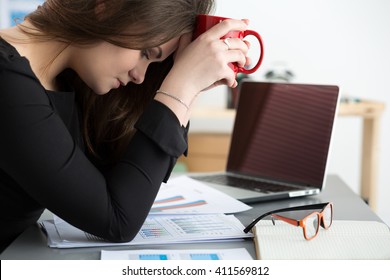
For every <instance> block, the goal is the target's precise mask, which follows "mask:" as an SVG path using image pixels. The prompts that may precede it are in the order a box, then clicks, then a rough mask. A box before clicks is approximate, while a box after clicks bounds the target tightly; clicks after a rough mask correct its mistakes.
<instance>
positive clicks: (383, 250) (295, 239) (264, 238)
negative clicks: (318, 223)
mask: <svg viewBox="0 0 390 280" xmlns="http://www.w3.org/2000/svg"><path fill="white" fill-rule="evenodd" d="M275 222H276V225H275V226H274V225H273V224H272V223H271V221H269V220H263V221H260V222H259V223H258V224H257V225H256V227H255V229H254V232H255V243H256V250H257V257H258V259H263V260H272V259H276V260H283V259H288V260H293V259H300V260H302V259H303V260H308V259H311V260H312V259H331V260H335V259H347V260H363V259H365V260H370V259H390V231H389V228H388V227H387V225H385V224H383V223H379V222H375V221H333V223H332V226H331V227H330V228H329V229H327V230H325V229H323V228H320V229H319V232H318V235H317V237H315V238H314V239H312V240H310V241H308V240H306V239H305V238H304V237H303V232H302V228H301V227H295V226H292V225H290V224H287V223H285V222H283V221H280V220H276V221H275Z"/></svg>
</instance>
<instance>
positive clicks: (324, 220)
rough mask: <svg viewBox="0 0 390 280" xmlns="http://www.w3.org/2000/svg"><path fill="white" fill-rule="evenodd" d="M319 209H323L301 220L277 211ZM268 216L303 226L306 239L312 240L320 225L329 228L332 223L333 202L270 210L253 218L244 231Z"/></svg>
mask: <svg viewBox="0 0 390 280" xmlns="http://www.w3.org/2000/svg"><path fill="white" fill-rule="evenodd" d="M317 209H321V211H319V212H317V211H316V212H312V213H310V214H309V215H307V216H306V217H305V218H303V219H301V220H296V219H292V218H288V217H285V216H281V215H277V214H276V213H281V212H289V211H296V210H317ZM267 216H271V218H276V219H279V220H281V221H284V222H286V223H289V224H291V225H293V226H298V227H302V228H303V236H304V237H305V239H306V240H311V239H313V238H314V237H316V236H317V234H318V230H319V228H320V226H321V227H323V228H324V229H328V228H329V227H330V226H331V225H332V220H333V204H332V203H331V202H327V203H319V204H311V205H303V206H296V207H290V208H282V209H278V210H274V211H270V212H267V213H265V214H263V215H261V216H259V217H258V218H256V219H255V220H253V222H252V223H251V224H249V225H248V226H247V227H246V228H245V229H244V232H245V233H248V232H249V231H250V230H251V229H252V228H253V227H254V226H255V225H256V224H257V223H258V222H259V221H260V220H261V219H263V218H265V217H267ZM272 222H273V223H274V225H275V222H274V220H272Z"/></svg>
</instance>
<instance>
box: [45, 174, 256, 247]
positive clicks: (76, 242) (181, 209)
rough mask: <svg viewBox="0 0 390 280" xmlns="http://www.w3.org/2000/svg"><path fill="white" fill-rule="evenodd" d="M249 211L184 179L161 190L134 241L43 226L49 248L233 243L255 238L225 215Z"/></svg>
mask: <svg viewBox="0 0 390 280" xmlns="http://www.w3.org/2000/svg"><path fill="white" fill-rule="evenodd" d="M248 209H250V207H249V206H247V205H246V204H244V203H242V202H239V201H238V200H236V199H233V198H231V197H229V196H227V195H226V194H224V193H221V192H219V191H217V190H215V189H212V188H210V187H208V186H206V185H204V184H202V183H200V182H197V181H195V180H193V179H190V178H188V177H185V176H183V177H179V178H177V179H174V180H173V181H171V182H170V183H169V184H167V185H163V186H162V187H161V191H160V192H159V194H158V196H157V198H156V200H155V204H154V205H153V208H152V210H151V212H150V214H149V216H148V217H147V219H146V221H145V223H144V225H143V226H142V228H141V230H140V231H139V232H138V234H137V236H136V237H135V238H134V239H133V240H132V241H131V242H128V243H109V242H106V241H104V240H102V239H100V238H98V237H96V236H93V235H90V234H88V233H86V232H84V231H81V230H79V229H78V228H75V227H73V226H72V225H70V224H68V223H67V222H65V221H64V220H62V219H60V218H59V217H54V220H48V221H43V222H42V223H41V224H42V226H43V227H44V229H45V230H46V232H47V235H48V245H49V246H50V247H56V248H74V247H95V246H118V245H141V244H167V243H183V242H196V241H216V240H230V239H241V238H250V237H253V235H252V234H245V233H244V232H243V229H244V226H243V225H242V224H241V222H240V221H239V220H238V219H236V218H235V217H234V216H233V215H226V214H225V213H235V212H241V211H245V210H248ZM162 214H164V215H162Z"/></svg>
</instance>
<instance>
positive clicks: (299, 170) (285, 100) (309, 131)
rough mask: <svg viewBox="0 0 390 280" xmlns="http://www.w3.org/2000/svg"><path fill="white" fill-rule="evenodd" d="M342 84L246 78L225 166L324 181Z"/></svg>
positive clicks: (307, 182) (267, 175)
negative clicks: (287, 82) (311, 83)
mask: <svg viewBox="0 0 390 280" xmlns="http://www.w3.org/2000/svg"><path fill="white" fill-rule="evenodd" d="M338 93H339V89H338V87H337V86H330V85H304V84H280V83H262V82H251V81H246V82H244V83H243V84H242V85H241V89H240V96H239V103H238V107H237V113H236V119H235V124H234V129H233V131H234V132H233V135H232V140H231V145H230V152H229V158H228V165H227V171H229V172H235V173H240V174H245V175H252V176H258V177H262V178H264V179H270V180H277V181H282V182H290V183H297V184H302V185H310V186H319V187H320V186H322V183H323V180H324V176H325V169H326V163H327V158H328V152H329V146H330V139H331V134H332V129H333V123H334V118H335V114H336V108H337V103H338Z"/></svg>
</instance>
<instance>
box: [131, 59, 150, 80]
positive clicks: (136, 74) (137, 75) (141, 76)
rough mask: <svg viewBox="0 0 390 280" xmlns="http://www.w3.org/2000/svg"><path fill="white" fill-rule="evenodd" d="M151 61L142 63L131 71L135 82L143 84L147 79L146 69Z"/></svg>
mask: <svg viewBox="0 0 390 280" xmlns="http://www.w3.org/2000/svg"><path fill="white" fill-rule="evenodd" d="M148 66H149V63H142V65H137V67H136V68H134V69H132V70H131V71H130V72H129V75H130V78H131V81H132V82H133V83H135V84H142V83H143V81H144V80H145V75H146V70H147V69H148Z"/></svg>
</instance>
